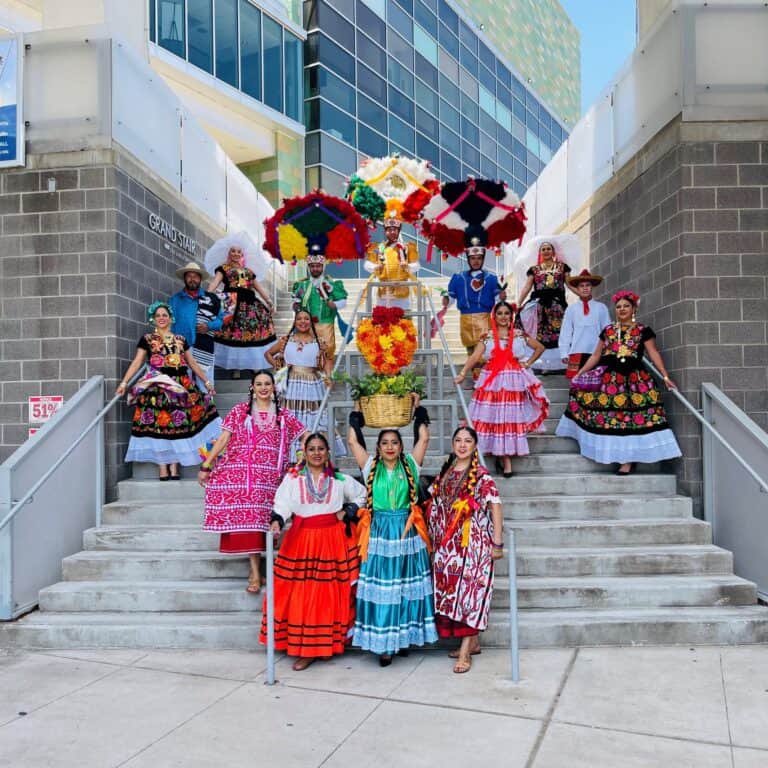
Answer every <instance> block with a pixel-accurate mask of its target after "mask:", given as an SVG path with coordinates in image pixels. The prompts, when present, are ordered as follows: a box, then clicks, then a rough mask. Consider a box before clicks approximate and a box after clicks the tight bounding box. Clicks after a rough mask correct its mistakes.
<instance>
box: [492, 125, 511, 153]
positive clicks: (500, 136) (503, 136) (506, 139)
mask: <svg viewBox="0 0 768 768" xmlns="http://www.w3.org/2000/svg"><path fill="white" fill-rule="evenodd" d="M496 140H497V141H498V142H499V144H500V145H501V146H502V147H507V149H509V150H510V152H511V151H512V134H511V133H510V132H509V131H505V130H504V129H503V128H502V127H501V126H500V125H497V126H496Z"/></svg>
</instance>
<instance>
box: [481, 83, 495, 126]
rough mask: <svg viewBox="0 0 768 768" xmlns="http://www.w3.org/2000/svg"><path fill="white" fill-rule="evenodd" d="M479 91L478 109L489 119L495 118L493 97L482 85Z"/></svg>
mask: <svg viewBox="0 0 768 768" xmlns="http://www.w3.org/2000/svg"><path fill="white" fill-rule="evenodd" d="M479 91H480V97H479V101H480V109H483V110H485V111H486V112H487V113H488V114H489V115H491V117H494V118H495V117H496V99H495V98H494V97H493V94H491V93H490V92H489V91H488V89H487V88H484V87H483V86H482V85H481V86H480V88H479Z"/></svg>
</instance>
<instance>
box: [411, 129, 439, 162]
mask: <svg viewBox="0 0 768 768" xmlns="http://www.w3.org/2000/svg"><path fill="white" fill-rule="evenodd" d="M416 157H418V158H419V159H420V160H429V162H430V163H432V165H437V164H438V163H439V162H440V150H439V149H438V148H437V144H435V142H433V141H430V140H429V139H428V138H426V136H422V135H421V134H420V133H417V134H416Z"/></svg>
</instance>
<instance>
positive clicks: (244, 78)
mask: <svg viewBox="0 0 768 768" xmlns="http://www.w3.org/2000/svg"><path fill="white" fill-rule="evenodd" d="M240 89H241V90H242V91H243V93H247V94H248V95H249V96H253V98H254V99H259V100H261V11H260V10H259V9H258V8H256V7H254V6H253V5H251V4H250V3H249V2H247V0H240Z"/></svg>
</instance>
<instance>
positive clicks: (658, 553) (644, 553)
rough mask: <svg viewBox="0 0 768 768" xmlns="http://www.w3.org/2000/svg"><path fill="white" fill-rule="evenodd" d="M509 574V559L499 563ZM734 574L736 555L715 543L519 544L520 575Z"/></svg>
mask: <svg viewBox="0 0 768 768" xmlns="http://www.w3.org/2000/svg"><path fill="white" fill-rule="evenodd" d="M495 572H496V574H497V575H499V576H506V575H508V574H509V560H508V558H506V557H505V558H503V559H502V560H498V561H497V562H496V571H495ZM732 573H733V555H731V553H730V552H728V551H727V550H725V549H721V548H720V547H715V546H713V545H707V544H704V545H696V544H694V545H682V546H681V545H674V546H655V547H654V546H644V547H551V548H548V547H520V548H518V550H517V574H518V576H521V577H522V576H535V577H542V578H544V577H547V576H557V577H561V578H562V577H574V576H655V575H658V576H669V575H673V574H677V575H691V576H692V575H696V574H719V575H730V574H732Z"/></svg>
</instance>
